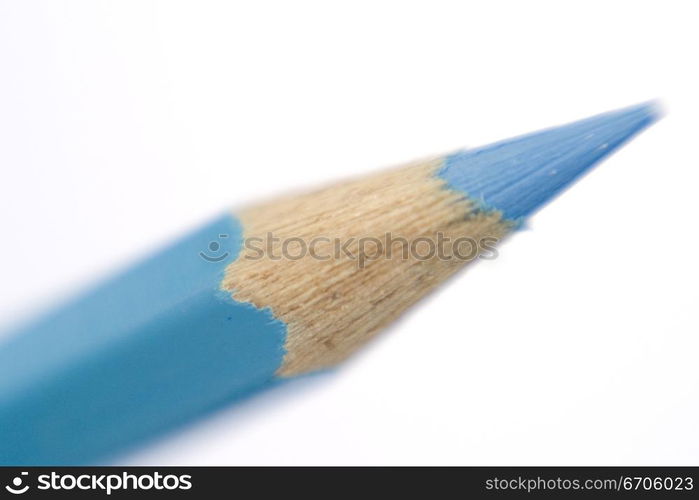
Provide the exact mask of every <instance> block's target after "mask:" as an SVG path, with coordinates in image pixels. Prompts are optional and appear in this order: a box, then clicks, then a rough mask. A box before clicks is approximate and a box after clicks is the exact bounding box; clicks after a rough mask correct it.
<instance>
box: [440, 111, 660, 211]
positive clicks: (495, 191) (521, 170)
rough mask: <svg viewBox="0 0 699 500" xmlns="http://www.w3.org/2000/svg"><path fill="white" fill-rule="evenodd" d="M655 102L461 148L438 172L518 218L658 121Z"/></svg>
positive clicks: (473, 196)
mask: <svg viewBox="0 0 699 500" xmlns="http://www.w3.org/2000/svg"><path fill="white" fill-rule="evenodd" d="M659 115H660V113H659V111H658V108H657V106H656V105H655V104H652V103H651V104H641V105H637V106H634V107H631V108H625V109H622V110H619V111H614V112H611V113H605V114H602V115H599V116H595V117H592V118H588V119H586V120H581V121H578V122H574V123H571V124H568V125H564V126H561V127H557V128H552V129H547V130H543V131H540V132H535V133H533V134H528V135H525V136H522V137H517V138H514V139H509V140H506V141H502V142H497V143H495V144H491V145H488V146H484V147H482V148H478V149H474V150H467V151H459V152H457V153H454V154H452V155H449V156H448V157H447V158H446V161H445V165H444V167H443V168H442V169H441V171H440V172H439V176H441V177H442V178H443V179H444V180H446V181H447V183H448V184H449V186H450V187H451V188H453V189H456V190H458V191H462V192H464V193H465V194H466V195H468V196H469V197H470V198H471V199H473V200H476V201H478V202H479V203H480V204H481V206H482V207H483V208H484V209H495V210H500V211H501V212H502V213H503V216H504V217H505V218H507V219H510V220H515V221H519V220H521V219H522V218H524V217H527V216H528V215H530V214H532V213H533V212H535V211H536V210H538V209H539V208H540V207H541V206H543V205H545V204H546V203H547V202H548V201H550V200H551V199H552V198H554V197H555V196H556V195H558V194H559V193H560V192H561V191H563V190H564V189H565V188H566V187H568V186H569V185H570V184H571V183H572V182H573V181H574V180H575V179H576V178H578V177H579V176H581V175H582V174H584V173H585V172H586V171H588V170H589V169H590V168H591V167H592V166H594V165H595V164H596V163H597V162H598V161H600V160H601V159H603V158H604V157H605V156H607V155H608V154H610V153H611V152H613V151H614V150H615V149H616V148H618V147H619V146H620V145H622V144H623V143H624V142H626V141H627V140H628V139H630V138H631V137H633V136H634V135H635V134H637V133H638V132H640V131H641V130H643V129H644V128H645V127H647V126H648V125H650V124H651V123H653V122H654V121H655V120H656V119H657V118H658V117H659Z"/></svg>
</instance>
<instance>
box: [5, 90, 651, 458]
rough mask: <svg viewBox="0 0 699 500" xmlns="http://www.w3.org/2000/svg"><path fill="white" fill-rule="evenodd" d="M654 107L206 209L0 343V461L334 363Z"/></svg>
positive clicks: (211, 404)
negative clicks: (171, 238)
mask: <svg viewBox="0 0 699 500" xmlns="http://www.w3.org/2000/svg"><path fill="white" fill-rule="evenodd" d="M656 117H657V113H656V111H655V109H654V107H653V106H652V105H647V104H644V105H639V106H636V107H632V108H627V109H623V110H621V111H616V112H612V113H607V114H603V115H599V116H596V117H593V118H589V119H586V120H583V121H579V122H576V123H573V124H570V125H566V126H561V127H557V128H552V129H549V130H545V131H542V132H538V133H534V134H530V135H526V136H523V137H519V138H515V139H511V140H507V141H503V142H499V143H496V144H493V145H489V146H485V147H482V148H479V149H474V150H465V151H458V152H456V153H453V154H449V155H446V156H440V157H436V158H432V159H428V160H424V161H421V162H416V163H413V164H410V165H407V166H404V167H400V168H397V169H393V170H389V171H386V172H382V173H379V174H376V175H373V176H370V177H367V178H363V179H357V180H352V181H348V182H344V183H340V184H338V185H336V186H331V187H328V188H325V189H321V190H318V191H314V192H311V193H308V194H305V195H301V196H293V197H289V198H286V199H281V200H273V201H271V202H267V203H262V204H260V205H258V206H254V207H251V208H249V209H246V210H242V211H240V212H237V213H236V214H235V215H234V214H228V213H227V214H224V215H222V216H220V217H218V218H216V219H215V220H212V221H211V222H209V223H208V224H206V225H204V226H203V227H201V228H200V229H199V230H198V231H196V232H194V233H193V234H191V235H189V236H188V237H186V238H184V239H182V240H181V241H179V242H178V243H176V244H174V245H172V246H171V247H169V248H166V249H165V250H163V251H161V252H159V253H158V254H157V255H154V256H153V257H151V258H149V259H147V260H145V261H144V262H142V263H140V264H139V265H137V266H135V267H133V268H131V269H129V270H127V271H126V272H124V273H123V274H121V275H119V276H116V277H114V278H113V279H110V280H108V281H107V282H105V283H103V284H101V285H99V286H97V287H96V288H94V289H92V290H90V291H88V292H86V293H85V294H84V295H82V296H80V297H78V298H76V299H75V300H73V301H72V302H70V303H69V304H67V305H65V306H63V307H61V308H59V309H58V310H55V311H52V312H50V313H48V314H46V315H44V316H43V317H41V318H40V319H38V320H37V321H35V322H33V323H31V324H29V325H27V326H25V327H23V328H22V329H21V331H18V332H14V334H13V335H11V336H9V337H8V340H7V341H6V342H5V343H4V344H3V345H0V464H9V465H20V464H30V465H39V464H43V465H57V464H88V463H99V462H100V461H103V460H107V459H109V458H110V457H113V456H114V455H115V454H116V453H121V452H123V451H124V450H126V449H129V448H130V447H133V446H136V445H139V444H141V443H143V442H145V441H146V440H148V439H150V438H152V437H154V436H157V435H160V434H162V433H163V432H165V431H168V430H170V429H173V428H175V427H176V426H178V425H180V424H183V423H185V422H187V421H190V420H191V419H193V418H195V417H197V416H199V415H201V414H203V413H205V412H207V411H210V410H212V409H214V408H217V407H220V406H221V405H225V404H229V403H230V402H232V401H234V400H237V399H239V398H241V397H243V396H245V395H247V394H250V393H253V392H255V391H257V390H260V389H263V388H265V387H269V386H271V385H274V384H277V383H279V382H281V381H283V380H286V379H289V378H293V377H297V376H299V375H302V374H305V373H310V372H314V371H317V370H322V369H326V368H329V367H332V366H334V365H336V364H337V363H338V362H340V361H342V360H343V359H344V358H346V357H347V356H349V355H350V354H351V353H352V352H353V351H354V350H356V349H357V348H358V347H359V346H361V345H362V344H364V343H365V342H366V341H368V340H369V339H370V338H371V337H372V336H373V335H374V334H375V333H376V332H378V331H379V330H380V329H381V328H382V327H383V326H385V325H386V324H388V323H389V322H391V321H392V320H393V319H394V318H396V317H397V316H398V315H400V314H401V313H402V312H403V311H404V310H406V309H407V308H408V307H410V305H412V304H413V303H415V302H416V301H418V300H419V299H420V298H421V297H423V296H424V295H425V294H426V293H428V292H429V291H430V290H431V289H432V288H434V287H435V286H438V285H439V284H440V283H441V282H442V281H444V279H446V278H447V277H448V276H449V275H451V274H452V273H454V272H456V271H457V270H459V269H460V268H462V267H463V266H464V265H465V264H467V263H468V262H471V261H473V260H474V257H476V256H477V255H479V254H482V253H485V252H488V251H489V249H491V248H492V246H493V245H494V244H495V243H497V241H499V240H500V239H502V238H503V237H505V236H506V235H507V234H508V233H510V232H511V231H513V230H516V229H517V228H518V227H519V225H520V223H521V221H522V220H524V219H525V218H526V217H527V216H528V215H530V214H531V213H533V212H534V211H536V210H537V209H538V208H539V207H541V206H542V205H544V204H545V203H546V202H548V201H549V200H550V199H551V198H553V197H554V196H556V195H557V194H558V193H560V192H561V191H562V190H563V189H564V188H565V187H566V186H568V185H569V184H570V183H571V182H573V181H574V180H575V179H576V178H577V177H579V176H580V175H581V174H583V173H584V172H585V171H587V170H588V169H589V168H590V167H591V166H593V165H594V164H595V163H597V162H598V161H599V160H601V159H602V158H603V157H605V156H606V155H608V154H609V153H610V152H612V151H613V150H615V149H616V148H617V147H618V146H620V145H621V144H622V143H624V142H625V141H626V140H628V139H629V138H630V137H632V136H633V135H634V134H636V133H637V132H639V131H640V130H642V129H643V128H645V127H646V126H647V125H649V124H650V123H652V122H653V121H654V120H655V119H656Z"/></svg>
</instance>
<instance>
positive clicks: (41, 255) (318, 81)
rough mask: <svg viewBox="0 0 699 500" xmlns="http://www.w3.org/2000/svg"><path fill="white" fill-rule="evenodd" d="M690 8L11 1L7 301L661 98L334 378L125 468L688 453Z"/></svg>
mask: <svg viewBox="0 0 699 500" xmlns="http://www.w3.org/2000/svg"><path fill="white" fill-rule="evenodd" d="M695 8H696V7H695V5H693V3H692V2H686V3H681V2H654V3H646V2H638V1H634V2H606V1H605V2H593V1H585V2H575V3H572V2H514V1H513V2H437V1H429V2H420V3H413V2H406V1H397V2H381V1H371V2H359V1H356V0H355V1H352V2H346V3H344V4H343V5H340V4H339V3H337V2H322V1H318V2H284V1H279V2H264V1H258V2H239V3H235V2H220V3H218V2H203V1H190V2H174V1H167V2H144V1H138V2H95V1H85V2H77V1H75V2H36V1H23V2H19V1H2V2H0V168H1V169H2V170H1V173H2V175H1V177H0V243H1V244H0V252H1V253H0V276H1V279H0V319H1V320H3V322H5V323H10V322H13V321H16V320H17V319H18V318H19V317H21V316H22V315H25V314H28V313H32V312H33V311H35V310H36V308H38V307H41V306H45V305H46V304H49V303H50V302H51V301H52V300H54V299H55V298H57V297H62V296H65V294H67V293H70V292H72V291H73V290H76V289H78V288H80V287H81V286H83V285H84V284H85V283H88V282H91V281H93V280H94V279H95V276H100V275H102V274H104V273H106V272H108V271H110V270H112V269H114V268H115V267H121V266H123V265H125V264H127V263H129V262H131V261H132V260H133V259H135V258H137V257H139V256H140V255H143V254H144V253H147V252H148V251H149V250H150V249H152V248H155V247H158V246H160V245H161V244H162V243H163V242H167V241H169V240H170V239H171V238H173V237H174V236H176V235H179V234H181V233H182V232H184V231H186V230H188V229H189V228H191V227H193V226H195V225H196V224H197V223H200V222H201V221H202V220H204V219H206V218H207V217H209V216H211V215H213V214H215V213H216V212H218V211H220V210H221V209H224V208H225V207H228V206H230V205H233V206H235V205H241V204H244V203H247V202H250V201H253V200H255V199H256V198H259V197H262V196H264V197H268V196H270V195H273V194H276V193H278V192H283V191H287V190H289V189H299V188H302V187H304V186H313V185H314V184H318V183H324V182H327V181H329V180H331V179H338V178H343V177H347V176H352V175H356V174H359V173H363V172H369V171H373V170H375V169H377V168H380V167H383V166H389V165H392V164H396V163H401V162H403V161H408V160H412V159H415V158H420V157H423V156H425V155H431V154H435V153H440V152H447V151H451V150H454V149H456V148H459V147H462V146H471V147H472V146H477V145H481V144H485V143H488V142H491V141H495V140H498V139H502V138H505V137H508V136H512V135H517V134H521V133H525V132H528V131H532V130H535V129H537V128H542V127H548V126H552V125H556V124H560V123H564V122H567V121H571V120H575V119H579V118H583V117H585V116H587V115H592V114H596V113H598V112H602V111H605V110H608V109H614V108H618V107H623V106H626V105H630V104H633V103H636V102H639V101H644V100H648V99H652V98H660V99H661V100H662V102H663V104H664V106H665V108H666V111H667V116H666V118H665V119H664V120H663V121H662V122H660V123H659V124H657V125H656V126H654V127H653V128H652V129H650V130H649V131H647V132H646V133H644V134H642V135H641V136H639V137H638V138H636V140H635V141H633V142H632V143H631V144H630V145H628V146H627V147H626V148H625V149H623V150H622V151H620V152H619V153H618V154H616V155H614V156H613V157H611V158H609V159H608V161H606V162H605V163H604V164H603V165H601V166H600V167H599V168H598V169H597V170H595V171H594V172H593V173H591V174H590V175H589V176H587V177H586V178H584V179H583V180H582V181H581V182H579V183H578V184H577V185H576V186H575V187H574V189H572V190H571V191H569V192H566V193H565V194H564V195H563V196H561V197H560V198H559V199H557V200H555V202H554V203H552V204H551V205H549V206H547V207H546V208H545V209H544V210H542V211H541V212H540V213H539V214H537V215H536V216H534V217H533V218H532V219H531V220H530V223H529V229H528V230H525V231H522V232H520V233H518V234H517V235H516V236H514V237H513V238H511V239H510V240H509V241H508V242H507V243H506V244H505V245H503V246H502V247H501V249H500V258H498V259H496V260H495V261H487V262H481V263H479V264H478V265H477V266H475V267H473V268H472V269H470V270H469V271H467V272H466V273H464V274H462V275H460V276H459V277H458V278H457V279H455V280H453V281H451V282H450V283H449V284H447V286H445V287H443V288H442V289H441V290H440V291H439V292H438V293H436V294H435V295H433V296H431V297H430V298H428V299H427V300H426V301H424V302H423V303H422V304H421V305H419V306H418V307H416V308H415V309H414V310H412V311H411V312H410V313H409V314H408V315H407V316H406V317H405V318H404V319H403V320H401V321H399V322H398V323H397V324H396V325H395V326H394V327H392V328H390V329H389V330H388V331H387V332H385V334H384V335H383V336H381V337H380V338H379V339H378V340H377V341H376V342H374V343H373V344H372V345H371V346H370V347H369V348H367V349H365V350H363V351H362V352H361V353H360V354H358V355H357V356H356V357H355V358H354V359H353V360H351V361H350V362H349V363H347V364H346V365H344V366H343V367H341V368H340V369H339V370H337V371H336V372H334V373H332V374H326V375H323V376H317V377H311V378H307V379H304V380H300V381H298V382H296V383H293V384H290V385H289V386H287V387H285V388H283V389H279V390H275V391H272V392H268V393H266V394H262V395H260V396H258V397H256V398H254V399H253V400H251V401H249V402H247V403H244V404H243V405H241V406H238V407H236V408H231V409H230V410H226V411H223V412H220V413H218V414H216V415H214V416H212V417H210V418H209V419H208V420H206V421H204V422H200V423H198V424H195V425H192V426H191V427H189V428H187V429H186V430H184V431H183V432H180V433H179V434H177V435H175V436H171V437H169V438H167V439H164V440H162V441H160V442H159V443H157V444H156V445H154V446H150V447H148V448H146V449H144V450H142V451H140V452H139V453H137V454H133V455H130V456H126V457H122V459H121V461H120V463H129V464H511V465H517V464H596V465H605V464H629V465H630V464H673V465H674V464H693V465H697V464H699V428H698V427H697V422H699V365H698V364H697V353H698V351H699V337H698V335H699V328H698V327H699V320H698V319H697V318H698V313H697V283H698V278H699V272H698V265H697V255H698V254H699V252H698V251H699V238H698V236H697V231H696V226H697V219H696V217H697V215H698V214H697V212H698V210H697V206H698V203H699V202H697V200H696V198H695V197H696V192H697V185H698V184H697V183H698V181H699V162H698V161H697V160H698V154H697V116H698V115H699V98H698V97H697V94H698V89H699V78H698V77H697V76H698V75H697V68H698V65H697V52H696V51H697V47H699V36H698V35H697V33H698V32H697V24H696V23H697V12H696V11H694V12H693V9H695Z"/></svg>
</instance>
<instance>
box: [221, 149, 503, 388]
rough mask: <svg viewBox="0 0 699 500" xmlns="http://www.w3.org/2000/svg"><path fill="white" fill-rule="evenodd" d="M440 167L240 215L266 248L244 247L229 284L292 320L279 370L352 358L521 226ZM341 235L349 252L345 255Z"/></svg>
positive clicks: (421, 167) (407, 170) (411, 169)
mask: <svg viewBox="0 0 699 500" xmlns="http://www.w3.org/2000/svg"><path fill="white" fill-rule="evenodd" d="M441 165H442V159H441V158H439V159H433V160H427V161H423V162H420V163H415V164H411V165H408V166H405V167H402V168H398V169H394V170H390V171H386V172H382V173H380V174H376V175H373V176H370V177H366V178H363V179H358V180H353V181H349V182H345V183H342V184H339V185H336V186H332V187H328V188H325V189H321V190H318V191H315V192H311V193H309V194H306V195H301V196H294V197H289V198H287V199H281V200H275V201H272V202H269V203H264V204H261V205H259V206H255V207H252V208H249V209H246V210H242V211H240V212H239V213H238V214H236V215H237V216H238V217H239V219H240V220H241V221H242V223H243V227H244V238H245V239H246V240H247V241H248V242H251V241H254V242H256V245H255V246H257V247H258V248H264V255H262V256H260V253H261V252H260V251H259V250H255V249H253V248H245V249H244V250H243V251H242V252H241V254H240V256H239V258H238V259H237V260H236V261H235V262H233V263H231V264H230V265H229V266H228V267H227V269H226V276H225V279H224V281H223V288H224V289H225V290H227V291H228V292H230V293H231V294H232V296H233V298H234V299H235V300H237V301H241V302H249V303H251V304H253V305H255V306H256V307H258V308H266V307H269V308H270V309H271V311H272V312H273V314H274V316H275V317H276V318H277V319H280V320H282V321H283V322H285V323H286V324H287V328H288V331H287V340H286V345H285V349H286V354H285V357H284V361H283V364H282V366H281V367H280V369H279V371H278V374H279V375H281V376H293V375H298V374H302V373H306V372H310V371H315V370H319V369H323V368H327V367H330V366H332V365H335V364H336V363H338V362H340V361H342V360H344V359H345V358H346V357H347V356H349V355H350V354H351V353H352V352H353V351H355V350H356V349H357V348H358V347H359V346H361V345H362V344H364V343H365V342H366V341H368V340H369V339H370V338H371V337H372V336H373V335H374V334H376V333H377V332H378V331H379V330H381V329H382V328H383V327H384V326H386V325H387V324H388V323H390V322H391V321H393V320H394V319H396V317H398V316H399V315H400V314H401V313H402V312H403V311H404V310H406V309H407V308H408V307H410V306H411V305H412V304H414V303H415V302H416V301H418V300H419V299H420V298H421V297H423V296H424V295H425V294H427V293H428V292H429V291H430V290H432V289H433V288H434V287H436V286H437V285H438V284H440V283H441V282H442V281H444V280H445V279H446V278H448V277H449V276H450V275H451V274H453V273H454V272H456V271H457V270H458V269H460V268H461V267H463V266H464V265H465V264H466V263H468V262H470V261H472V260H473V258H474V257H475V255H476V254H474V253H473V252H471V245H472V243H473V242H477V243H480V242H481V241H484V239H489V240H488V241H490V242H491V244H492V243H494V241H495V240H499V239H501V238H502V237H504V236H505V235H506V234H507V233H508V232H509V231H510V230H511V229H512V228H513V224H512V223H510V222H509V221H506V220H503V219H502V216H501V214H500V213H499V212H483V211H480V210H477V209H476V204H475V203H474V202H473V201H471V200H469V199H468V198H466V197H465V196H464V195H463V194H462V193H459V192H457V191H454V190H451V189H449V188H448V187H447V186H446V184H445V182H444V181H443V180H441V179H440V178H438V177H436V176H435V175H434V174H435V172H436V171H437V170H438V169H439V168H440V167H441ZM270 235H273V236H274V237H275V238H277V240H274V241H272V240H271V239H270V237H269V236H270ZM440 235H441V236H440ZM401 238H402V239H403V240H401ZM425 238H426V239H425ZM459 238H461V239H460V240H459ZM465 238H467V239H468V240H466V241H465V240H464V239H465ZM440 239H441V240H442V243H441V244H438V241H439V240H440ZM258 241H265V243H264V244H257V242H258ZM429 241H432V242H433V244H434V251H432V252H431V250H432V248H431V244H430V243H429ZM267 242H271V244H270V245H268V244H267ZM338 242H340V243H341V244H342V245H345V248H346V249H348V252H347V253H348V254H350V255H347V254H345V253H343V252H341V251H340V252H338V246H339V245H340V244H338ZM391 242H392V243H393V244H391ZM405 242H408V243H407V244H406V243H405ZM440 246H441V248H442V251H441V252H438V251H437V248H438V247H440ZM282 247H285V249H286V254H287V256H286V257H281V255H282V253H283V252H282V250H283V248H282ZM304 247H305V249H306V252H305V254H303V250H304ZM311 249H312V250H313V252H311V251H310V250H311ZM477 251H478V252H480V251H482V248H478V249H477ZM469 252H471V253H469ZM439 253H441V255H439ZM276 257H281V258H276ZM328 257H329V258H328Z"/></svg>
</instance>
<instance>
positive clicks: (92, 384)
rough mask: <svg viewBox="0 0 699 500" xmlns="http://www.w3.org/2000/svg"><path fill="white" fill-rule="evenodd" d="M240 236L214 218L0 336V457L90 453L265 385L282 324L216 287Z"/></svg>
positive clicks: (227, 221)
mask: <svg viewBox="0 0 699 500" xmlns="http://www.w3.org/2000/svg"><path fill="white" fill-rule="evenodd" d="M222 235H225V236H222ZM241 243H242V236H241V228H240V224H239V223H238V221H237V220H236V219H234V218H232V217H230V216H227V215H226V216H223V217H221V218H219V219H217V220H215V221H213V222H211V223H210V224H208V225H206V226H205V227H203V228H202V229H201V230H199V231H197V232H196V233H195V234H192V235H190V236H188V237H187V238H185V239H183V240H182V241H180V242H179V243H177V244H175V245H173V246H172V247H170V248H169V249H166V250H165V251H163V252H161V253H160V254H158V255H156V256H154V257H152V258H150V259H148V260H147V261H145V262H143V263H141V264H140V265H138V266H136V267H135V268H132V269H131V270H129V271H128V272H126V273H125V274H122V275H120V276H117V277H116V278H114V279H112V280H110V281H108V282H107V283H106V284H103V285H101V286H100V287H99V288H97V289H96V290H93V291H91V292H90V293H88V294H86V295H84V296H83V297H81V298H79V299H77V300H76V301H74V302H72V303H70V304H69V305H68V306H66V307H63V308H61V309H60V310H58V311H56V312H54V313H52V314H50V315H48V316H46V317H44V318H43V319H41V320H40V321H39V322H38V323H35V324H33V325H31V326H29V327H27V328H26V329H24V330H23V331H21V332H20V333H19V334H17V335H14V336H12V337H11V338H10V340H9V341H8V342H7V343H6V344H5V345H0V464H12V465H20V464H30V465H31V464H50V465H55V464H85V463H93V462H95V461H98V460H100V459H102V458H103V457H105V456H106V455H107V454H113V453H115V452H118V451H120V450H123V449H124V448H126V447H129V446H131V445H133V444H134V443H137V442H140V441H142V440H144V439H147V438H150V437H152V436H155V435H157V434H159V433H161V432H163V431H166V430H167V429H170V428H172V427H174V426H176V425H178V424H181V423H183V422H185V421H187V420H189V419H190V418H192V417H195V416H197V415H199V414H201V413H204V412H206V411H207V410H211V409H213V408H216V407H217V406H219V405H222V404H225V403H227V402H230V401H232V400H235V399H237V398H239V397H242V396H243V395H245V394H247V393H248V392H251V391H252V390H255V389H256V388H260V387H262V386H265V385H268V384H272V383H275V379H274V373H275V371H276V370H277V368H278V367H279V366H280V364H281V361H282V357H283V354H284V350H283V345H284V340H285V336H286V327H285V325H284V324H283V323H281V322H279V321H277V320H276V319H274V317H273V316H272V314H271V313H270V312H269V311H268V310H258V309H256V308H254V307H252V306H250V305H248V304H243V303H239V302H236V301H234V300H232V299H231V298H230V296H229V295H228V294H226V293H223V292H221V291H220V289H219V287H220V283H221V279H222V276H223V270H224V268H225V267H226V265H227V264H228V263H230V262H231V261H233V260H235V258H236V257H237V255H238V253H239V250H240V247H241Z"/></svg>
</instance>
